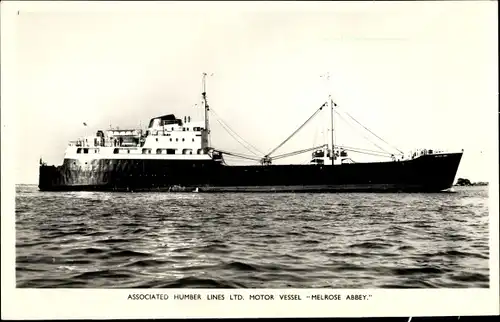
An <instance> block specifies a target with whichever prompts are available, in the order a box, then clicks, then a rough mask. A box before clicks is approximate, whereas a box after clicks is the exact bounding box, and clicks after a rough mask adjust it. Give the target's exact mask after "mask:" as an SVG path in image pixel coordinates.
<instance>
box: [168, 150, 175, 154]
mask: <svg viewBox="0 0 500 322" xmlns="http://www.w3.org/2000/svg"><path fill="white" fill-rule="evenodd" d="M167 154H175V149H167Z"/></svg>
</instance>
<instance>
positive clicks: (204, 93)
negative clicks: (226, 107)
mask: <svg viewBox="0 0 500 322" xmlns="http://www.w3.org/2000/svg"><path fill="white" fill-rule="evenodd" d="M206 79H207V73H203V78H202V93H201V97H202V103H203V108H204V110H205V111H204V118H205V128H204V129H203V140H202V148H203V149H204V150H205V151H207V150H208V149H209V148H210V122H209V119H208V112H209V111H210V107H209V105H208V101H207V91H206Z"/></svg>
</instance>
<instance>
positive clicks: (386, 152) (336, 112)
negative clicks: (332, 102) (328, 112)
mask: <svg viewBox="0 0 500 322" xmlns="http://www.w3.org/2000/svg"><path fill="white" fill-rule="evenodd" d="M334 111H335V113H337V115H338V116H339V117H340V118H341V119H342V120H343V121H344V122H345V123H347V125H349V126H350V127H351V128H353V127H352V125H351V124H349V122H347V120H346V119H345V118H344V117H343V116H342V115H341V114H340V113H339V112H337V110H334ZM361 135H362V136H363V137H364V138H365V139H366V140H367V141H369V142H370V143H371V144H373V145H375V146H376V147H377V148H379V149H380V150H382V151H384V152H385V153H389V154H390V152H388V151H386V150H385V149H383V148H382V147H380V146H379V145H378V144H377V143H375V142H373V141H372V140H370V139H369V138H368V137H366V136H365V135H363V134H361Z"/></svg>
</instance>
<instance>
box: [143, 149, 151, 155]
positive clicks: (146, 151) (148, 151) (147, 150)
mask: <svg viewBox="0 0 500 322" xmlns="http://www.w3.org/2000/svg"><path fill="white" fill-rule="evenodd" d="M146 153H148V154H151V149H142V154H146Z"/></svg>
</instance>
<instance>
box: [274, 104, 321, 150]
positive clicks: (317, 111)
mask: <svg viewBox="0 0 500 322" xmlns="http://www.w3.org/2000/svg"><path fill="white" fill-rule="evenodd" d="M325 106H326V103H323V105H321V107H320V108H319V109H317V110H316V111H315V112H314V113H313V115H311V116H310V117H309V118H308V119H307V120H306V121H305V122H304V123H303V124H302V125H301V126H300V127H299V128H298V129H296V130H295V131H294V132H293V133H292V134H291V135H290V136H289V137H287V138H286V140H285V141H283V142H282V143H281V144H280V145H278V146H277V147H275V148H274V149H273V150H271V152H269V153H268V154H266V156H270V155H271V154H273V153H274V152H276V150H278V149H279V148H281V147H282V146H283V145H284V144H285V143H286V142H288V140H290V139H291V138H292V137H293V136H294V135H295V134H297V132H299V131H300V130H301V129H302V128H303V127H304V126H305V125H306V124H307V123H308V122H309V121H310V120H311V119H312V118H314V117H315V116H316V114H318V113H319V111H321V110H322V109H323V107H325Z"/></svg>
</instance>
